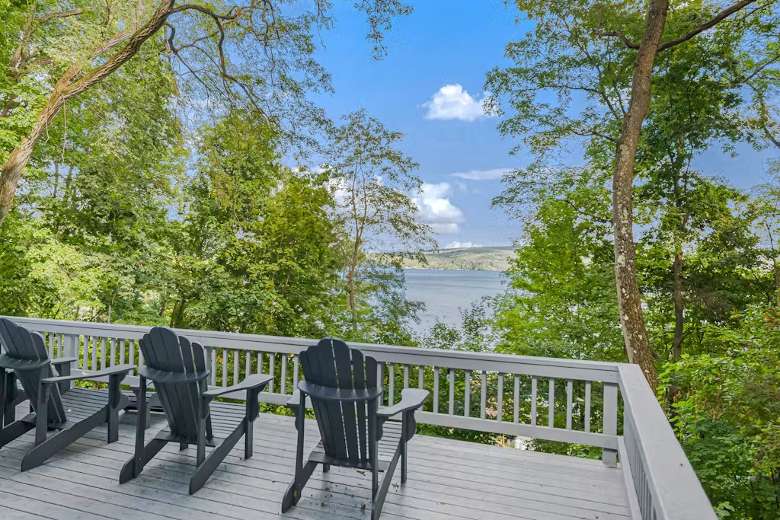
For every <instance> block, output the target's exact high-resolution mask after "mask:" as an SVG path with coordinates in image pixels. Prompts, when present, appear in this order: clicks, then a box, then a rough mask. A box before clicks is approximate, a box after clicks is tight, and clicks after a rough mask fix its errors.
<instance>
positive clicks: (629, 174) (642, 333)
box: [612, 0, 669, 390]
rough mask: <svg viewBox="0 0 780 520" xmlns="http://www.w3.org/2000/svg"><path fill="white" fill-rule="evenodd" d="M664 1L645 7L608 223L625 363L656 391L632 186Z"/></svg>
mask: <svg viewBox="0 0 780 520" xmlns="http://www.w3.org/2000/svg"><path fill="white" fill-rule="evenodd" d="M668 10H669V2H668V0H652V1H651V2H650V5H649V7H648V12H647V20H646V25H645V33H644V36H643V37H642V42H641V43H640V45H639V52H638V54H637V59H636V63H635V65H634V77H633V80H632V84H631V100H630V102H629V106H628V111H627V112H626V115H625V118H624V119H623V127H622V130H621V135H620V141H619V143H618V147H617V157H616V160H615V172H614V175H613V177H612V219H613V225H614V235H615V237H614V241H615V244H614V245H615V282H616V286H617V297H618V308H619V310H620V325H621V328H622V329H623V340H624V342H625V345H626V354H627V355H628V359H629V361H631V362H632V363H637V364H638V365H639V366H640V367H641V368H642V372H644V374H645V378H646V379H647V382H648V383H649V384H650V386H651V387H652V388H653V389H654V390H655V387H656V386H657V383H658V375H657V373H656V369H655V359H654V356H653V350H652V348H651V347H650V341H649V339H648V337H647V329H646V328H645V321H644V317H643V315H642V298H641V294H640V292H639V284H638V283H637V279H636V262H635V258H636V247H635V245H634V231H633V224H634V217H633V186H634V166H635V163H636V151H637V146H638V145H639V136H640V132H641V129H642V122H643V121H644V119H645V117H646V116H647V111H648V109H649V108H650V83H651V77H652V71H653V63H654V61H655V56H656V53H657V52H658V45H659V43H660V41H661V35H662V34H663V30H664V26H665V25H666V17H667V13H668Z"/></svg>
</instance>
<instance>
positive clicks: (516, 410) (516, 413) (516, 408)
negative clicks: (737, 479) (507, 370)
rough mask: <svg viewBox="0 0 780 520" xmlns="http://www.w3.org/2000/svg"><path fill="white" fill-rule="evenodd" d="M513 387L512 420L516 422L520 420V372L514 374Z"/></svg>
mask: <svg viewBox="0 0 780 520" xmlns="http://www.w3.org/2000/svg"><path fill="white" fill-rule="evenodd" d="M514 379H515V381H514V383H515V388H514V392H513V393H512V400H513V402H512V408H513V409H512V421H513V422H514V423H515V424H517V423H519V422H520V374H515V377H514Z"/></svg>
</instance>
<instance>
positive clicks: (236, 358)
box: [232, 350, 241, 385]
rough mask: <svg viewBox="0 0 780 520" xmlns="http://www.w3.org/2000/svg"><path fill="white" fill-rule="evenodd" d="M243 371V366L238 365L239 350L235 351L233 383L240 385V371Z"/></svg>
mask: <svg viewBox="0 0 780 520" xmlns="http://www.w3.org/2000/svg"><path fill="white" fill-rule="evenodd" d="M240 369H241V365H239V364H238V350H234V351H233V383H232V384H234V385H235V384H236V383H238V371H239V370H240Z"/></svg>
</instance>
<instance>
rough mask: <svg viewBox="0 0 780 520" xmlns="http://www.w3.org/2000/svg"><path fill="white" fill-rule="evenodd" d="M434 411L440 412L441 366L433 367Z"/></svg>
mask: <svg viewBox="0 0 780 520" xmlns="http://www.w3.org/2000/svg"><path fill="white" fill-rule="evenodd" d="M433 413H439V367H433Z"/></svg>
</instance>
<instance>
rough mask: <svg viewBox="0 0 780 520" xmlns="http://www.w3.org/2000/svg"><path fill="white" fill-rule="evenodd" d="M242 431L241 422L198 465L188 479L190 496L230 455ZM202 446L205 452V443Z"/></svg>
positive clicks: (242, 433) (242, 425) (242, 423)
mask: <svg viewBox="0 0 780 520" xmlns="http://www.w3.org/2000/svg"><path fill="white" fill-rule="evenodd" d="M244 430H245V427H244V422H243V421H242V422H241V424H239V425H238V426H236V429H235V430H233V432H232V433H231V434H230V435H228V436H227V437H226V438H225V440H224V441H222V444H220V445H219V446H217V447H216V449H215V450H214V451H212V452H211V454H210V455H209V456H208V457H206V458H205V460H203V462H202V463H200V464H198V469H196V470H195V473H194V474H193V475H192V478H191V479H190V495H192V494H193V493H195V492H196V491H198V490H199V489H200V488H202V487H203V484H205V483H206V481H207V480H208V479H209V477H210V476H211V474H212V473H214V470H215V469H217V467H218V466H219V464H220V462H222V461H223V460H224V459H225V457H226V456H227V454H228V453H230V450H232V449H233V446H235V445H236V443H237V442H238V440H239V439H240V438H241V436H242V435H244ZM203 446H204V448H203V449H204V451H205V442H204V443H203ZM198 448H199V451H200V446H198Z"/></svg>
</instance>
